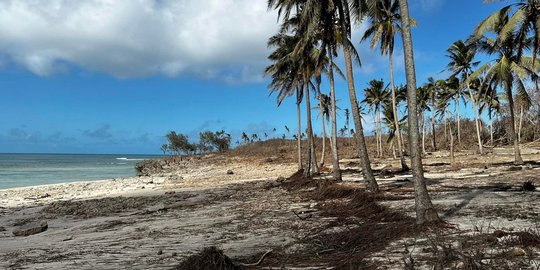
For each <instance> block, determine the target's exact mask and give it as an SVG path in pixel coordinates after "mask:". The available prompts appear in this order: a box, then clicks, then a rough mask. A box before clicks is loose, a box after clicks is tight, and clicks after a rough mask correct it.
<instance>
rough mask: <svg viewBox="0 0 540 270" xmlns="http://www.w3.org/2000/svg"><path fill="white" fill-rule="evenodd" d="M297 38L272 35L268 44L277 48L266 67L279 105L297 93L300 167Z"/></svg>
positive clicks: (298, 141) (301, 94) (299, 101)
mask: <svg viewBox="0 0 540 270" xmlns="http://www.w3.org/2000/svg"><path fill="white" fill-rule="evenodd" d="M295 43H296V39H295V37H294V36H290V35H286V34H284V33H278V34H276V35H275V36H273V37H271V38H270V39H269V41H268V46H270V47H275V50H274V51H273V52H272V53H271V54H270V56H268V59H269V60H270V61H272V62H273V64H271V65H270V66H268V67H266V69H265V74H267V75H269V76H271V82H270V84H269V85H268V87H269V88H270V89H271V91H272V93H274V92H277V93H278V97H277V103H278V107H279V106H280V105H281V103H282V102H283V100H284V99H285V98H286V97H288V96H292V95H294V94H296V112H297V118H298V135H297V136H296V141H297V145H296V150H297V157H298V169H299V170H301V169H302V168H303V164H302V140H301V137H300V132H301V130H302V122H301V109H300V104H301V103H302V99H303V92H302V91H301V89H302V88H301V85H300V80H299V79H298V78H297V77H295V76H296V74H297V72H298V65H297V64H296V62H295V60H294V58H293V56H292V52H293V50H294V46H295ZM285 130H286V131H287V133H289V131H290V130H289V127H287V126H285ZM244 135H245V136H244ZM242 139H243V140H244V141H249V137H248V136H247V134H245V133H243V134H242Z"/></svg>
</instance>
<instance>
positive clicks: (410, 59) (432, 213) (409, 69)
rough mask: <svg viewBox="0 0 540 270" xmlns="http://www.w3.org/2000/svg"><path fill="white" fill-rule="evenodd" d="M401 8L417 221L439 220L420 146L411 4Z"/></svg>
mask: <svg viewBox="0 0 540 270" xmlns="http://www.w3.org/2000/svg"><path fill="white" fill-rule="evenodd" d="M399 6H400V9H401V23H402V29H403V31H402V36H403V48H404V50H403V51H404V54H405V73H406V75H407V103H408V106H409V117H408V120H409V149H410V155H411V163H412V168H413V177H414V193H415V194H414V197H415V205H416V223H418V224H424V223H426V222H435V221H439V216H438V215H437V211H436V210H435V208H434V207H433V204H432V202H431V198H430V197H429V194H428V190H427V186H426V182H425V180H424V169H423V167H422V157H421V155H420V153H419V150H420V148H419V147H418V142H419V140H418V105H417V99H416V74H415V72H416V71H415V67H414V52H413V43H412V36H411V27H410V18H409V5H408V2H407V0H399Z"/></svg>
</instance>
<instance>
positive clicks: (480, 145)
mask: <svg viewBox="0 0 540 270" xmlns="http://www.w3.org/2000/svg"><path fill="white" fill-rule="evenodd" d="M465 77H466V78H465V80H466V81H467V89H468V91H469V95H470V96H471V102H472V105H473V110H474V123H475V125H476V138H477V139H478V150H479V151H480V155H483V154H484V147H483V145H482V137H481V136H480V122H479V121H480V119H479V118H480V117H479V116H478V104H477V102H476V98H474V95H473V94H472V91H471V87H470V86H469V83H468V82H469V74H465Z"/></svg>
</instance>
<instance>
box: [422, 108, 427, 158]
mask: <svg viewBox="0 0 540 270" xmlns="http://www.w3.org/2000/svg"><path fill="white" fill-rule="evenodd" d="M425 117H426V112H425V111H422V113H421V119H422V120H421V121H422V122H421V123H422V154H423V155H426V154H427V151H426V119H425Z"/></svg>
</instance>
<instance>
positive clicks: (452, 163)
mask: <svg viewBox="0 0 540 270" xmlns="http://www.w3.org/2000/svg"><path fill="white" fill-rule="evenodd" d="M447 113H448V109H445V113H444V114H445V118H446V119H448V116H447V115H446V114H447ZM448 129H449V131H450V166H451V167H454V166H455V165H456V160H455V158H454V131H453V130H452V122H450V124H449V125H448Z"/></svg>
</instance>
